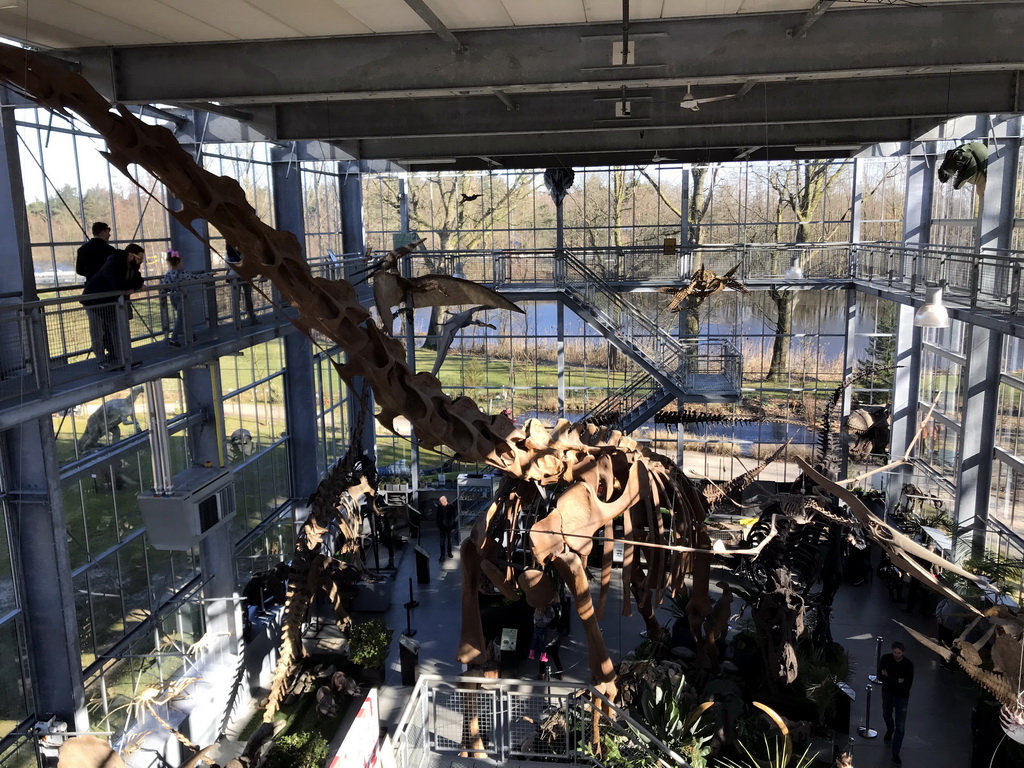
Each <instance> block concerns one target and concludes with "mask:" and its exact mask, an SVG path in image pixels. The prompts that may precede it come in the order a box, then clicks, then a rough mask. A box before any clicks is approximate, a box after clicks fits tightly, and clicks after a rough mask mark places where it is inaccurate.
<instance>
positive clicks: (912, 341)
mask: <svg viewBox="0 0 1024 768" xmlns="http://www.w3.org/2000/svg"><path fill="white" fill-rule="evenodd" d="M895 363H896V370H895V371H894V372H893V377H892V436H891V438H890V441H889V455H890V456H893V457H896V456H902V455H903V454H904V453H905V452H906V450H907V447H908V446H909V445H910V442H911V440H913V439H914V435H915V434H916V433H917V403H918V400H919V399H920V394H919V393H920V387H921V329H920V328H915V327H914V307H913V306H908V305H906V304H900V305H899V307H898V308H897V316H896V360H895ZM912 474H913V468H912V467H910V466H908V465H906V464H903V465H901V466H899V467H896V468H895V469H893V471H892V474H891V475H890V476H889V478H888V480H887V482H886V508H887V509H892V508H893V507H894V506H895V505H896V502H897V501H898V500H899V497H900V489H901V488H902V487H903V484H904V483H907V482H910V478H911V476H912Z"/></svg>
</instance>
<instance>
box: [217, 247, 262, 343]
mask: <svg viewBox="0 0 1024 768" xmlns="http://www.w3.org/2000/svg"><path fill="white" fill-rule="evenodd" d="M225 245H226V246H227V247H226V248H225V254H224V260H225V261H227V263H228V264H230V265H232V267H234V265H235V264H240V263H241V261H242V254H241V252H239V251H238V250H236V249H235V247H234V246H232V245H231V243H226V244H225ZM228 279H229V280H231V281H232V282H233V285H234V290H236V291H240V292H241V296H240V297H239V302H243V301H244V302H245V314H246V316H247V317H248V320H247V321H246V322H248V324H249V325H252V324H254V323H255V322H256V309H255V307H253V304H252V284H251V283H250V282H249V281H248V280H244V279H242V278H241V277H239V276H238V275H237V274H231V275H229V276H228ZM237 311H238V315H239V320H241V314H242V311H241V309H240V308H239V309H238V310H237Z"/></svg>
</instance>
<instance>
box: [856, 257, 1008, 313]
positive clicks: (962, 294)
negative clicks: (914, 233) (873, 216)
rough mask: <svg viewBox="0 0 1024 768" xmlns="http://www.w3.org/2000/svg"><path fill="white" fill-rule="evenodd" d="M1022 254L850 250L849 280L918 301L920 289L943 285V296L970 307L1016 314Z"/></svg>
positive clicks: (922, 291)
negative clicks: (903, 292) (903, 293)
mask: <svg viewBox="0 0 1024 768" xmlns="http://www.w3.org/2000/svg"><path fill="white" fill-rule="evenodd" d="M1022 264H1024V253H1021V252H1019V251H997V250H989V249H985V250H983V251H977V250H971V249H967V248H956V247H950V246H942V247H939V246H922V247H920V248H908V247H906V246H904V245H902V244H900V243H864V244H860V245H858V246H857V247H856V259H855V260H854V265H853V271H852V277H853V278H854V279H857V280H864V281H867V282H869V283H884V284H886V285H887V286H890V287H893V288H898V289H902V290H906V291H908V292H909V293H910V294H911V295H923V293H924V288H925V286H926V285H939V284H944V293H945V296H946V297H947V298H952V299H955V300H956V301H957V303H964V304H966V305H967V306H970V307H972V308H973V307H979V306H984V307H989V308H994V309H1001V310H1005V311H1006V312H1008V313H1009V314H1010V315H1016V314H1017V313H1018V312H1019V310H1020V308H1021V307H1020V292H1021V267H1022Z"/></svg>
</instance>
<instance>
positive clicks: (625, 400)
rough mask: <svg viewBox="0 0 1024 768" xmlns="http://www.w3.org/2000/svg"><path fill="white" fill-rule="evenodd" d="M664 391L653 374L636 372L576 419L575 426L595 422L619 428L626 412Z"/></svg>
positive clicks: (639, 407) (636, 408)
mask: <svg viewBox="0 0 1024 768" xmlns="http://www.w3.org/2000/svg"><path fill="white" fill-rule="evenodd" d="M664 391H665V388H664V387H663V386H661V384H659V383H658V381H657V379H655V378H654V377H653V376H651V375H650V374H647V373H643V372H641V373H638V374H637V375H635V376H634V377H633V378H632V379H630V380H629V381H627V382H626V383H625V384H623V385H622V386H621V387H619V389H617V390H616V391H615V392H612V393H611V394H610V395H608V397H606V398H605V399H604V400H602V401H601V402H599V403H598V404H597V405H595V406H594V407H593V408H591V409H590V410H589V411H587V413H586V414H584V415H583V416H582V417H580V418H579V419H577V420H576V422H575V426H579V425H582V424H595V425H598V426H606V427H611V428H612V429H621V425H622V422H623V420H624V418H625V417H626V416H627V415H628V414H631V413H634V412H636V411H638V410H640V409H641V408H643V407H644V406H645V405H646V404H647V403H649V402H651V401H652V400H653V399H656V398H657V397H658V396H659V395H661V394H662V393H663V392H664Z"/></svg>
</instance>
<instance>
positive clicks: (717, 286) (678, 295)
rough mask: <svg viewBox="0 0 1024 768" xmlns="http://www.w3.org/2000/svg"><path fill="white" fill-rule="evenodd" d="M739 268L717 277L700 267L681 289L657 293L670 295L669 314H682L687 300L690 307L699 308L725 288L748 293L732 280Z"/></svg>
mask: <svg viewBox="0 0 1024 768" xmlns="http://www.w3.org/2000/svg"><path fill="white" fill-rule="evenodd" d="M739 268H740V265H739V264H737V265H736V266H735V267H733V268H732V269H730V270H729V271H728V272H726V273H725V274H724V275H721V276H719V275H716V274H715V273H714V272H712V271H711V270H710V269H707V268H706V267H704V265H701V267H700V269H698V270H697V271H695V272H694V273H693V274H692V275H690V282H688V283H687V284H686V285H684V286H683V287H682V288H659V289H658V292H659V293H671V294H672V301H671V302H669V305H668V311H669V312H682V311H683V310H684V309H686V303H687V300H691V302H690V303H691V305H692V306H700V305H701V304H703V303H704V301H705V300H706V299H707V298H708V297H709V296H711V295H712V294H715V293H718V292H719V291H724V290H725V289H726V288H732V289H733V290H734V291H739V292H740V293H750V291H748V290H747V287H746V286H745V285H744V284H743V283H741V282H740V281H739V280H736V279H735V278H733V275H734V274H736V270H738V269H739Z"/></svg>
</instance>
